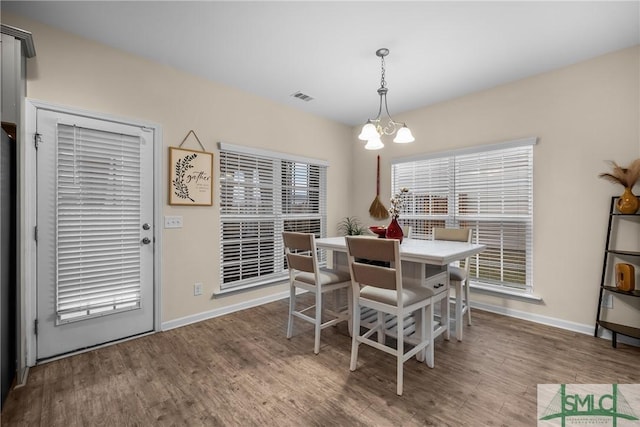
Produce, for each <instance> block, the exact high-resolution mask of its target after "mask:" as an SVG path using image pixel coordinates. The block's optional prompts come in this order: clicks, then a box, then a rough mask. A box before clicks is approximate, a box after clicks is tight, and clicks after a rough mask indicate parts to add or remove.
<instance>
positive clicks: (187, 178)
mask: <svg viewBox="0 0 640 427" xmlns="http://www.w3.org/2000/svg"><path fill="white" fill-rule="evenodd" d="M191 134H193V136H194V137H195V138H196V140H197V141H198V144H200V147H201V148H202V151H195V150H187V149H184V148H181V147H182V144H184V142H185V141H186V140H187V138H188V137H189V135H191ZM212 172H213V153H208V152H206V151H204V146H203V145H202V143H201V142H200V139H198V136H197V135H196V134H195V132H194V131H193V130H191V131H189V133H188V134H187V136H186V137H185V138H184V140H182V143H180V145H179V146H178V147H177V148H176V147H169V204H170V205H184V206H211V205H212V204H213V176H212Z"/></svg>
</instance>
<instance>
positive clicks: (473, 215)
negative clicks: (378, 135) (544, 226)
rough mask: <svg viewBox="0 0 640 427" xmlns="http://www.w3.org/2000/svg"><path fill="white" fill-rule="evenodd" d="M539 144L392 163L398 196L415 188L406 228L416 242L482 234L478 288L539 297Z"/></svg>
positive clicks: (477, 238) (474, 270)
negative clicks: (440, 230)
mask: <svg viewBox="0 0 640 427" xmlns="http://www.w3.org/2000/svg"><path fill="white" fill-rule="evenodd" d="M535 143H536V139H535V138H530V139H525V140H518V141H511V142H508V143H504V144H495V145H491V146H485V147H477V148H474V149H470V150H459V151H455V152H448V153H443V154H440V155H431V156H425V157H422V158H412V159H400V160H396V161H394V162H393V164H392V190H393V192H394V193H395V192H397V191H398V190H399V189H401V188H402V187H407V188H409V190H410V191H409V193H408V196H407V197H406V201H407V203H405V206H404V209H403V211H402V213H401V215H400V218H399V222H400V223H401V224H402V225H403V226H411V230H412V231H411V233H412V237H414V238H422V239H430V238H432V236H433V235H432V230H433V228H437V227H454V228H457V227H464V228H472V229H473V231H474V242H477V243H481V244H484V245H486V246H487V249H486V250H485V251H484V252H482V253H480V254H478V255H476V256H474V257H473V258H472V259H471V260H470V262H471V283H472V284H473V283H476V284H482V285H488V286H498V287H507V288H509V289H511V290H518V289H519V290H522V291H527V292H531V291H532V259H533V257H532V240H533V145H534V144H535Z"/></svg>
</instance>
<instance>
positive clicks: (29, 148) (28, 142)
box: [18, 98, 164, 368]
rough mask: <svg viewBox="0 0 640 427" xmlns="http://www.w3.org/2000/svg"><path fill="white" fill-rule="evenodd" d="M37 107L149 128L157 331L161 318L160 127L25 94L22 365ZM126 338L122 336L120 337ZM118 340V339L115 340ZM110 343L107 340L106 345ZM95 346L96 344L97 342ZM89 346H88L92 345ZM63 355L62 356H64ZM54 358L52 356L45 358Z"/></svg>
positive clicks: (31, 353) (32, 267)
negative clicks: (151, 135) (151, 157)
mask: <svg viewBox="0 0 640 427" xmlns="http://www.w3.org/2000/svg"><path fill="white" fill-rule="evenodd" d="M38 110H49V111H55V112H60V113H66V114H73V115H78V116H84V117H89V118H95V119H99V120H106V121H112V122H115V123H124V124H129V125H134V126H140V127H145V128H149V129H152V130H153V220H154V224H155V226H154V230H153V239H154V250H153V311H154V314H153V331H154V332H157V331H159V330H160V328H161V320H162V313H161V307H162V301H161V298H162V276H161V273H162V269H161V267H160V264H161V260H162V199H161V194H164V192H163V191H161V190H162V187H163V183H162V180H161V178H162V169H161V164H162V151H163V150H162V147H163V142H162V127H161V126H160V125H159V124H157V123H152V122H147V121H143V120H138V119H132V118H126V117H119V116H114V115H110V114H105V113H100V112H95V111H89V110H84V109H80V108H74V107H67V106H63V105H58V104H52V103H48V102H45V101H39V100H35V99H31V98H27V99H26V102H25V134H24V138H23V139H22V141H23V144H22V145H21V147H20V151H21V153H20V159H19V160H18V163H19V167H18V169H19V178H18V179H19V180H20V182H21V184H20V193H21V194H22V195H23V200H22V201H21V209H22V212H23V215H21V221H22V224H21V227H20V229H21V236H20V243H19V246H20V252H21V253H22V254H23V257H22V261H21V265H20V269H21V276H22V281H21V287H22V295H23V298H22V301H21V306H22V308H23V311H22V313H23V316H22V319H21V321H22V325H23V327H22V329H21V330H22V335H23V336H21V337H20V341H21V342H22V343H24V349H22V350H23V354H21V355H20V357H19V360H24V361H25V363H26V366H25V368H26V367H30V366H35V365H36V354H37V352H36V345H37V343H36V334H35V319H36V316H37V274H36V269H37V265H36V262H37V256H36V253H37V246H36V242H35V227H36V206H37V204H36V197H37V191H36V190H37V185H36V183H37V181H36V164H37V163H36V148H35V138H36V117H37V116H36V113H37V111H38ZM124 340H126V339H124ZM116 342H119V341H116ZM110 344H112V343H109V345H110ZM98 347H99V346H98ZM94 348H95V347H93V348H92V349H94ZM20 350H21V349H18V351H19V352H20ZM83 351H88V350H80V351H77V352H73V353H70V354H68V355H72V354H76V353H81V352H83ZM68 355H65V356H68ZM49 360H55V358H52V359H49Z"/></svg>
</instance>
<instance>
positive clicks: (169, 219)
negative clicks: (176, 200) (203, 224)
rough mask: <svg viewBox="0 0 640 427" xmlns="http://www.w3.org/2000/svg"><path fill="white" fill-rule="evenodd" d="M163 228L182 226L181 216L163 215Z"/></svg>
mask: <svg viewBox="0 0 640 427" xmlns="http://www.w3.org/2000/svg"><path fill="white" fill-rule="evenodd" d="M164 228H182V216H170V215H165V216H164Z"/></svg>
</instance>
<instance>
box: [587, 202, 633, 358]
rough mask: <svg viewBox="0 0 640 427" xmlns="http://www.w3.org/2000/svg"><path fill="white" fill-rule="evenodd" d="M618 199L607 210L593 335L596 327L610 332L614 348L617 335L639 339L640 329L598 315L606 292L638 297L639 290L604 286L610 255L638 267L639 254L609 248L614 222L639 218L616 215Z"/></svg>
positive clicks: (631, 215)
mask: <svg viewBox="0 0 640 427" xmlns="http://www.w3.org/2000/svg"><path fill="white" fill-rule="evenodd" d="M617 199H618V197H612V198H611V207H610V208H609V226H608V229H607V241H606V244H605V250H604V262H603V264H602V279H601V280H600V295H599V297H598V310H597V314H596V326H595V331H594V333H593V336H595V337H597V336H598V327H601V328H604V329H608V330H609V331H611V346H612V347H616V346H617V336H618V334H621V335H625V336H628V337H632V338H639V339H640V328H638V327H635V326H630V325H623V324H620V323H614V322H609V321H606V320H601V319H600V315H601V314H602V309H603V307H602V300H603V298H604V295H605V293H606V292H610V293H614V294H618V295H624V296H625V297H630V298H634V297H640V290H639V289H635V290H633V291H622V290H620V289H618V288H616V287H615V286H607V285H606V284H605V280H606V277H607V271H608V269H609V268H610V267H611V265H610V264H611V259H612V255H619V256H624V257H627V258H632V259H634V260H635V261H634V264H635V265H636V266H639V265H640V252H637V251H627V250H620V249H615V248H612V247H611V233H612V230H613V226H614V221H617V220H618V219H620V218H624V217H627V218H632V219H634V220H637V218H640V215H639V214H637V213H635V214H622V213H618V212H616V200H617Z"/></svg>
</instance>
